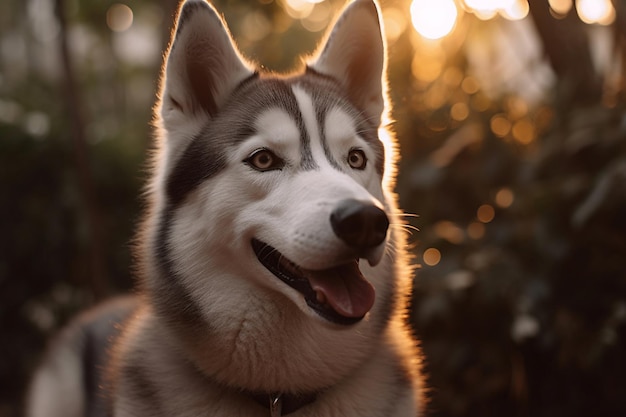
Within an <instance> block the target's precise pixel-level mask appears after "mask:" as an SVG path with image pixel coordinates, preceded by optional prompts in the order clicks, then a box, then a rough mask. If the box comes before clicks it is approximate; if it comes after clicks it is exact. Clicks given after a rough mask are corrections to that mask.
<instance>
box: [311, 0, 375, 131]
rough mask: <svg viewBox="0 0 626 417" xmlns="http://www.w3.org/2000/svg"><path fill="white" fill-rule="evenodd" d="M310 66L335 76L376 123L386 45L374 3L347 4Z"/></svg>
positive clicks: (371, 1)
mask: <svg viewBox="0 0 626 417" xmlns="http://www.w3.org/2000/svg"><path fill="white" fill-rule="evenodd" d="M309 66H310V67H311V68H312V69H313V70H315V71H317V72H320V73H322V74H325V75H329V76H331V77H333V78H335V79H337V80H338V81H339V82H340V83H341V84H342V85H343V86H344V88H345V89H346V90H347V92H348V95H349V97H350V98H351V99H352V100H353V101H354V102H355V103H356V104H357V105H358V106H359V107H360V108H361V110H362V111H364V112H365V113H366V115H367V117H368V118H369V119H370V120H372V122H373V123H374V124H375V125H377V126H378V125H379V124H380V121H381V116H382V112H383V108H384V88H385V80H384V70H385V45H384V41H383V36H382V30H381V23H380V18H379V11H378V7H377V6H376V3H375V2H374V1H373V0H356V1H355V2H353V3H352V4H350V5H349V6H348V7H347V8H346V9H345V10H344V12H343V13H342V14H341V16H340V17H339V20H337V22H336V23H335V26H334V27H333V29H332V31H331V32H330V35H329V36H328V39H327V40H326V43H325V45H324V47H323V49H322V52H321V54H320V55H319V57H318V58H317V59H316V60H315V61H314V62H312V63H310V64H309Z"/></svg>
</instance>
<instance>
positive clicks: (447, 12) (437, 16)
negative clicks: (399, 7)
mask: <svg viewBox="0 0 626 417" xmlns="http://www.w3.org/2000/svg"><path fill="white" fill-rule="evenodd" d="M457 17H458V10H457V8H456V4H455V3H454V0H438V1H437V2H433V1H430V0H413V2H412V3H411V21H412V22H413V27H414V28H415V30H416V31H417V32H418V33H419V34H420V35H422V36H423V37H424V38H426V39H440V38H443V37H444V36H446V35H447V34H449V33H450V32H452V29H454V26H455V25H456V19H457Z"/></svg>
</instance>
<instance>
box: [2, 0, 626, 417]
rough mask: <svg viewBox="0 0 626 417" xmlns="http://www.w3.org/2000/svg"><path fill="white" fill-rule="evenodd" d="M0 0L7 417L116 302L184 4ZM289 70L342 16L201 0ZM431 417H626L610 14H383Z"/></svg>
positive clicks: (565, 0) (622, 200)
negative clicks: (56, 357) (40, 368)
mask: <svg viewBox="0 0 626 417" xmlns="http://www.w3.org/2000/svg"><path fill="white" fill-rule="evenodd" d="M120 1H121V2H114V1H112V0H89V1H87V0H82V1H79V0H2V1H1V2H0V232H1V237H0V417H8V416H11V417H13V416H19V415H20V409H21V407H20V403H21V398H22V393H23V390H24V387H25V384H26V382H27V378H28V375H29V373H30V372H32V370H33V368H34V367H35V366H36V364H37V361H38V358H39V357H40V355H41V353H42V350H43V349H44V347H45V344H46V340H47V339H48V338H49V337H50V335H51V334H53V333H54V332H55V331H57V330H58V329H59V327H60V326H62V325H63V324H64V323H66V322H67V320H68V319H69V317H70V316H71V315H73V314H75V313H76V312H77V311H79V310H81V309H84V308H86V307H89V306H91V305H93V304H94V303H96V302H98V301H99V300H101V299H103V298H106V297H108V296H111V295H113V294H116V293H119V292H123V291H128V290H129V289H130V288H131V285H132V255H131V251H130V247H131V240H132V236H133V228H134V225H135V223H136V221H137V220H138V218H139V216H140V214H139V213H140V209H141V206H142V202H141V199H140V197H139V193H140V190H141V187H142V184H143V183H144V181H145V179H146V176H147V173H146V169H145V167H146V164H145V161H146V154H147V149H149V144H150V140H151V129H150V120H151V107H152V105H153V100H154V95H155V91H156V88H157V78H158V73H159V67H160V63H161V58H162V50H163V49H164V47H165V46H166V44H167V40H168V37H169V33H170V30H171V25H172V17H173V14H174V10H175V8H176V5H177V1H176V0H152V1H148V0H120ZM214 3H215V4H216V6H217V7H218V8H219V9H220V10H221V11H222V12H223V13H224V14H225V17H226V19H227V21H228V22H229V24H230V27H231V30H232V32H233V34H234V36H235V37H236V39H237V41H238V43H239V46H240V48H241V49H242V50H243V51H244V53H245V54H246V55H247V56H248V57H250V58H251V59H253V60H256V61H257V62H259V63H261V64H262V65H263V67H264V68H266V69H269V70H276V71H284V70H289V69H293V68H295V67H297V66H298V64H299V62H300V61H299V60H298V58H297V56H298V55H301V54H303V53H310V52H311V51H313V50H314V48H315V46H316V44H317V43H318V42H319V40H320V38H321V36H322V35H323V33H324V31H325V30H326V28H327V27H328V25H329V23H330V21H331V19H332V16H334V14H335V13H336V12H337V11H338V10H339V9H340V8H341V7H343V5H344V0H258V1H251V0H232V1H231V0H215V1H214ZM380 3H381V6H382V12H383V16H384V23H385V26H386V37H387V42H388V46H389V54H390V57H389V80H390V86H391V99H392V102H393V103H394V105H395V111H394V112H393V116H394V118H395V120H396V121H395V122H394V123H393V129H394V131H395V132H396V136H397V138H398V141H399V143H400V147H401V161H400V174H399V179H398V192H399V194H400V196H401V198H400V201H401V206H402V207H403V208H404V209H405V210H406V211H407V212H409V213H412V214H415V216H411V217H409V221H410V223H411V225H412V226H413V227H414V228H415V231H414V233H413V235H412V238H411V244H412V250H413V251H414V253H415V262H416V264H418V265H419V266H418V271H417V272H418V274H417V277H418V278H417V279H416V281H415V296H414V300H413V308H412V312H411V320H412V323H413V324H414V327H415V329H416V332H417V333H418V335H419V336H420V339H421V345H422V348H423V351H424V353H425V370H426V372H427V373H428V383H429V385H430V387H431V390H430V393H429V397H430V405H429V409H430V415H431V416H437V417H439V416H441V417H443V416H468V417H469V416H482V417H487V416H494V417H495V416H498V417H501V416H511V417H515V416H531V417H542V416H546V417H547V416H550V417H559V416H568V417H576V416H580V417H587V416H615V417H616V416H624V415H626V376H625V375H624V374H625V373H626V91H625V88H626V84H625V83H626V76H625V67H624V64H625V60H624V58H626V0H576V1H573V0H550V1H548V0H381V1H380Z"/></svg>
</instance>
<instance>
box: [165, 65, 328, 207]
mask: <svg viewBox="0 0 626 417" xmlns="http://www.w3.org/2000/svg"><path fill="white" fill-rule="evenodd" d="M272 107H278V108H281V109H283V110H285V111H286V112H287V113H289V114H290V115H291V116H293V118H294V120H295V121H296V125H297V126H298V128H299V130H300V141H301V148H302V160H301V166H302V169H304V170H311V169H316V168H317V165H316V164H315V161H314V160H313V155H312V152H311V139H310V138H309V135H308V133H307V131H306V128H305V126H304V121H303V118H302V114H301V113H300V110H299V108H298V103H297V101H296V98H295V96H294V95H293V91H291V88H290V85H289V84H288V83H286V82H284V81H282V80H279V79H271V78H267V79H263V78H260V77H259V76H258V75H252V76H250V77H248V78H246V79H244V80H243V81H242V82H241V83H240V84H239V86H238V87H237V88H236V89H235V91H234V92H233V94H232V95H231V97H230V99H229V100H228V101H227V102H226V103H225V105H224V108H223V110H222V111H220V112H218V113H217V114H216V115H215V117H214V118H213V119H212V120H211V121H210V122H208V123H207V124H206V126H205V127H204V129H202V131H201V132H200V133H198V134H197V135H196V136H195V137H194V138H193V139H192V140H191V143H190V144H189V146H188V147H187V149H185V151H184V152H183V154H182V156H181V157H180V159H179V160H178V161H177V162H176V164H175V166H174V168H173V169H172V172H171V174H170V175H169V177H168V179H167V183H166V195H167V198H168V204H169V208H170V209H175V208H177V207H178V206H179V205H180V204H181V203H182V202H183V201H184V199H185V198H186V196H187V195H189V193H190V192H192V191H193V190H194V189H196V188H197V187H198V186H199V185H200V184H202V183H203V182H204V181H206V180H208V179H209V178H211V177H213V176H214V175H216V174H217V173H219V172H220V171H221V170H222V169H224V168H225V166H226V156H225V153H226V152H228V149H229V148H230V147H231V146H233V145H238V144H239V143H241V142H242V141H244V140H246V139H248V138H249V137H250V136H252V135H254V133H255V130H254V127H253V124H254V121H255V120H256V118H257V117H258V116H259V115H260V114H261V113H262V112H263V111H265V110H267V109H268V108H272Z"/></svg>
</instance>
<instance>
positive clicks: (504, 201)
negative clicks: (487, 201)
mask: <svg viewBox="0 0 626 417" xmlns="http://www.w3.org/2000/svg"><path fill="white" fill-rule="evenodd" d="M514 199H515V195H514V194H513V191H511V189H510V188H506V187H505V188H500V189H499V190H498V192H497V193H496V204H497V205H498V207H501V208H508V207H511V204H513V200H514Z"/></svg>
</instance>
